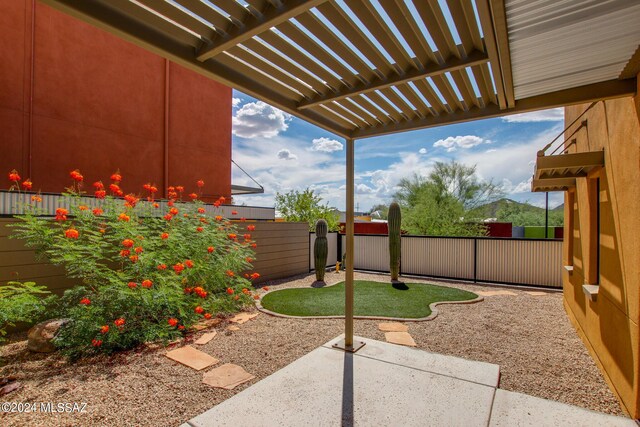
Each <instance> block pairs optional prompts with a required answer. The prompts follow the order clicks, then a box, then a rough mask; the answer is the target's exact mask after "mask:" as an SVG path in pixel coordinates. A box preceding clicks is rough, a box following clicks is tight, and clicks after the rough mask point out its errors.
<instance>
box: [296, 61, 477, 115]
mask: <svg viewBox="0 0 640 427" xmlns="http://www.w3.org/2000/svg"><path fill="white" fill-rule="evenodd" d="M487 61H489V57H488V56H487V55H486V54H485V53H483V52H480V51H477V50H474V51H473V52H471V54H469V55H468V57H467V58H466V59H461V58H456V57H451V58H449V61H447V62H445V63H444V64H436V63H430V64H428V65H427V66H426V67H425V68H423V69H413V70H411V71H408V72H406V73H404V74H401V75H400V74H399V75H395V76H393V77H390V78H384V79H382V78H377V79H374V80H373V81H371V82H370V83H368V84H364V83H362V84H359V85H356V86H355V87H353V88H349V89H346V90H343V91H340V92H337V93H330V94H329V95H326V96H319V97H316V98H313V99H311V100H309V101H304V102H301V103H300V105H299V106H298V109H302V110H304V109H306V108H309V107H313V106H316V105H319V104H326V103H328V102H332V101H339V100H341V99H344V98H348V97H350V96H356V95H360V94H362V93H367V92H372V91H374V90H377V89H384V88H387V87H390V86H396V85H399V84H402V83H407V82H410V81H414V80H420V79H425V78H427V77H431V76H435V75H441V74H444V73H446V72H450V71H455V70H460V69H463V68H466V67H471V66H474V65H478V64H484V63H486V62H487Z"/></svg>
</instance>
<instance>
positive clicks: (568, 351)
mask: <svg viewBox="0 0 640 427" xmlns="http://www.w3.org/2000/svg"><path fill="white" fill-rule="evenodd" d="M343 277H344V275H343V273H340V274H336V273H327V277H326V278H327V281H328V282H329V283H336V282H338V281H340V280H342V279H343ZM294 279H295V280H288V281H281V282H274V283H269V284H268V285H269V286H270V287H273V288H278V289H280V288H288V287H302V286H309V285H310V284H311V283H312V282H313V280H314V276H312V275H308V276H304V277H298V278H294ZM356 279H370V280H381V281H386V280H388V277H385V276H380V275H371V274H363V273H357V274H356ZM411 281H415V282H420V281H422V280H411ZM429 282H432V283H436V282H435V281H433V280H430V281H429ZM437 283H438V284H441V285H445V286H454V285H455V286H457V287H460V288H463V289H467V290H470V291H472V292H473V291H479V290H495V287H489V286H476V285H471V284H463V283H452V282H437ZM514 292H516V294H517V295H516V296H492V297H486V298H485V300H484V301H482V302H479V303H476V304H464V305H443V306H440V307H439V310H440V314H439V315H438V317H437V318H436V319H434V320H432V321H427V322H420V323H409V333H410V334H411V335H412V336H413V337H414V339H415V341H416V343H417V344H418V348H422V349H425V350H429V351H433V352H438V353H443V354H451V355H455V356H459V357H464V358H467V359H472V360H481V361H486V362H491V363H495V364H498V365H500V369H501V374H502V376H501V382H500V387H501V388H503V389H507V390H513V391H518V392H522V393H526V394H531V395H534V396H539V397H543V398H547V399H553V400H558V401H561V402H565V403H569V404H573V405H578V406H582V407H585V408H589V409H593V410H596V411H601V412H606V413H610V414H616V415H622V414H623V413H622V411H621V409H620V406H619V404H618V402H617V400H616V398H615V397H614V395H613V393H612V392H611V391H610V390H609V388H608V387H607V385H606V383H605V381H604V379H603V377H602V375H601V374H600V372H599V371H598V369H597V367H596V365H595V364H594V362H593V360H592V359H591V357H590V356H589V354H588V352H587V350H586V349H585V347H584V345H583V344H582V342H581V341H580V339H579V337H578V336H577V334H576V332H575V331H574V329H573V327H572V326H571V324H570V323H569V321H568V319H567V316H566V314H565V312H564V308H563V306H562V295H561V294H560V293H549V294H547V295H545V296H530V295H527V294H525V293H524V292H523V291H522V290H520V289H516V290H514ZM378 323H379V321H372V320H367V321H364V320H361V321H356V323H355V333H356V334H357V335H360V336H364V337H368V338H373V339H377V340H384V334H383V333H382V332H380V331H378V329H377V325H378ZM226 326H227V323H226V322H224V323H222V324H220V325H218V326H216V329H217V330H218V336H216V337H215V338H214V339H213V340H212V341H211V342H209V343H208V344H206V345H204V346H201V347H199V348H200V349H202V350H203V351H205V352H207V353H209V354H211V355H213V356H215V357H217V358H219V359H220V360H221V362H222V363H235V364H238V365H241V366H242V367H244V368H245V369H246V370H247V371H248V372H250V373H252V374H254V375H255V376H256V379H255V380H253V381H251V382H249V383H246V384H243V385H241V386H239V387H237V388H236V389H235V390H231V391H227V390H219V389H212V388H210V387H208V386H206V385H203V384H202V382H201V381H202V372H196V371H193V370H191V369H189V368H186V367H184V366H182V365H179V364H177V363H175V362H172V361H171V360H169V359H167V358H166V357H164V353H165V352H166V351H165V350H164V349H159V350H148V349H141V350H138V351H131V352H126V353H121V354H118V355H116V356H113V357H111V358H108V357H95V358H91V359H88V360H83V361H80V362H78V363H76V364H73V365H71V364H68V363H67V362H66V361H65V360H64V359H63V358H61V357H60V356H58V355H55V354H52V355H36V354H32V353H29V352H28V351H27V350H26V342H25V341H18V342H14V343H12V344H8V345H6V346H4V347H0V355H1V356H2V362H3V363H6V365H5V366H4V367H3V368H1V369H0V376H6V375H16V376H18V378H19V380H20V381H21V382H22V383H23V384H24V387H23V388H22V389H21V390H19V391H16V392H13V393H11V394H10V395H7V396H4V398H3V399H2V400H4V401H10V402H38V403H39V402H54V403H57V402H86V403H87V409H86V410H87V412H86V413H80V414H77V413H70V414H64V413H58V414H45V413H31V414H1V413H0V425H3V426H26V425H28V426H51V425H59V426H77V425H85V426H86V425H91V426H124V425H136V426H154V427H158V426H177V425H180V424H181V423H182V422H184V421H186V420H188V419H190V418H192V417H194V416H196V415H198V414H200V413H202V412H204V411H206V410H207V409H209V408H211V407H212V406H213V405H215V404H217V403H220V402H222V401H223V400H225V399H228V398H229V397H231V396H233V395H234V394H236V393H238V392H240V391H242V390H244V389H245V388H246V387H248V386H250V385H251V384H254V383H255V382H257V381H259V380H260V379H262V378H264V377H266V376H268V375H270V374H271V373H273V372H275V371H276V370H278V369H280V368H283V367H284V366H286V365H288V364H289V363H291V362H293V361H294V360H295V359H297V358H299V357H301V356H303V355H304V354H306V353H308V352H309V351H311V350H313V349H314V348H316V347H318V346H320V345H322V344H323V343H325V342H327V341H329V340H330V339H332V338H334V337H336V336H337V335H339V334H341V333H342V332H343V320H329V319H327V320H304V319H284V318H277V317H272V316H268V315H265V314H260V315H259V316H258V317H257V318H255V319H253V320H251V321H249V322H248V323H245V324H244V325H241V326H240V330H239V331H236V332H233V333H230V332H226V331H225V327H226ZM200 334H201V333H198V334H195V335H194V336H193V337H191V338H192V339H194V338H197V337H199V336H200ZM275 398H277V396H274V399H275ZM255 404H256V405H268V404H269V402H255ZM245 410H247V411H251V408H245Z"/></svg>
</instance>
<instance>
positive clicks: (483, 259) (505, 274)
mask: <svg viewBox="0 0 640 427" xmlns="http://www.w3.org/2000/svg"><path fill="white" fill-rule="evenodd" d="M477 257H478V271H477V274H478V276H477V280H478V281H490V282H506V283H522V284H527V285H538V286H548V287H553V288H561V287H562V242H561V241H555V240H546V241H544V240H507V239H500V240H493V239H478V254H477Z"/></svg>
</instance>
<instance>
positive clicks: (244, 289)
mask: <svg viewBox="0 0 640 427" xmlns="http://www.w3.org/2000/svg"><path fill="white" fill-rule="evenodd" d="M245 276H247V277H249V275H248V274H245ZM242 293H243V294H245V295H249V293H250V292H249V289H247V288H242Z"/></svg>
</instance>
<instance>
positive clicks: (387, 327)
mask: <svg viewBox="0 0 640 427" xmlns="http://www.w3.org/2000/svg"><path fill="white" fill-rule="evenodd" d="M378 329H379V330H381V331H382V332H408V331H409V327H408V326H407V325H405V324H404V323H399V322H386V323H380V324H378Z"/></svg>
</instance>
